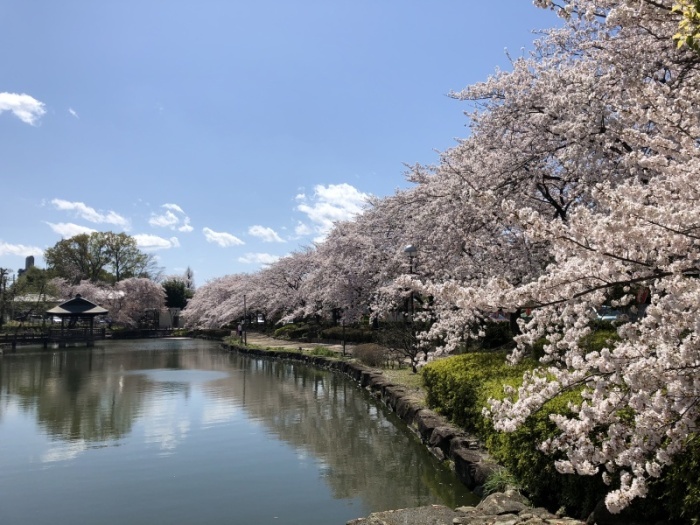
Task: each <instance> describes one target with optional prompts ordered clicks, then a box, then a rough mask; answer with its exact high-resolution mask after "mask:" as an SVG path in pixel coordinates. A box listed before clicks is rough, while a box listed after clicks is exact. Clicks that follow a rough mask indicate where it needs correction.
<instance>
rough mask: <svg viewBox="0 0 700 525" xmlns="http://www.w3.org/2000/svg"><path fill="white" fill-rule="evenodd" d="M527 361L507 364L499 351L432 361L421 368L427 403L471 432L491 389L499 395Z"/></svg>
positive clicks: (515, 379) (518, 376) (528, 364)
mask: <svg viewBox="0 0 700 525" xmlns="http://www.w3.org/2000/svg"><path fill="white" fill-rule="evenodd" d="M534 364H535V363H534V362H533V361H527V362H524V363H523V364H520V365H518V366H510V365H508V364H507V363H506V354H505V353H501V352H473V353H468V354H462V355H458V356H454V357H449V358H447V359H441V360H439V361H434V362H433V363H430V364H428V365H427V366H425V367H424V368H423V381H424V384H425V388H426V391H427V398H426V401H427V403H428V406H430V407H431V408H434V409H435V410H436V411H437V412H439V413H441V414H443V415H444V416H445V417H447V418H449V419H450V420H452V421H453V422H454V423H455V424H457V425H459V426H461V427H462V428H465V429H467V430H470V431H477V430H478V428H479V427H480V426H481V420H482V416H481V409H482V407H484V406H485V404H486V400H487V399H488V397H493V395H492V392H491V391H492V390H496V391H497V392H498V394H497V395H502V392H503V385H504V384H510V385H517V384H518V383H519V381H520V380H521V378H522V375H523V373H524V372H525V370H527V369H530V368H532V367H533V366H534Z"/></svg>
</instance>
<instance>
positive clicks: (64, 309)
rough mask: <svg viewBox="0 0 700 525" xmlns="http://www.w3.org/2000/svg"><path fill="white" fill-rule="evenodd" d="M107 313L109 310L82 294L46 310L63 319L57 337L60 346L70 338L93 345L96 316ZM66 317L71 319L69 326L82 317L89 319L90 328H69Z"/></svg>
mask: <svg viewBox="0 0 700 525" xmlns="http://www.w3.org/2000/svg"><path fill="white" fill-rule="evenodd" d="M105 314H107V310H105V309H104V308H102V307H101V306H99V305H96V304H95V303H93V302H90V301H88V300H87V299H84V298H83V297H81V296H80V294H77V295H76V296H75V297H74V298H73V299H69V300H68V301H65V302H63V303H61V304H59V305H58V306H54V307H53V308H51V309H50V310H46V315H48V316H50V317H59V318H60V319H61V332H60V335H59V336H57V337H55V339H56V340H57V341H58V344H59V346H65V344H66V342H68V341H69V340H70V341H81V340H84V341H86V342H87V345H88V346H93V344H94V342H93V341H94V335H93V332H94V326H95V317H96V316H98V315H105ZM66 319H68V321H69V328H70V326H71V325H74V324H75V323H76V322H77V321H78V320H80V319H85V320H88V321H89V323H90V326H89V328H87V329H83V330H77V331H76V330H71V329H68V330H67V329H66ZM52 339H54V338H52Z"/></svg>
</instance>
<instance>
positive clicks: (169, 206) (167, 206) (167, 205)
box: [161, 202, 185, 214]
mask: <svg viewBox="0 0 700 525" xmlns="http://www.w3.org/2000/svg"><path fill="white" fill-rule="evenodd" d="M161 208H165V209H166V210H173V211H176V212H178V213H182V214H184V213H185V212H184V211H183V209H182V208H180V206H178V205H177V204H172V203H167V202H166V203H165V204H163V205H162V206H161Z"/></svg>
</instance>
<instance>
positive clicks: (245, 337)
mask: <svg viewBox="0 0 700 525" xmlns="http://www.w3.org/2000/svg"><path fill="white" fill-rule="evenodd" d="M243 344H244V345H246V346H248V307H247V305H246V297H245V294H243Z"/></svg>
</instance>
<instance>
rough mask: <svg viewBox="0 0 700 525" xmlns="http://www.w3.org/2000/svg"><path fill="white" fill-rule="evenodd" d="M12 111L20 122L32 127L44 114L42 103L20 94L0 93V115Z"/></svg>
mask: <svg viewBox="0 0 700 525" xmlns="http://www.w3.org/2000/svg"><path fill="white" fill-rule="evenodd" d="M4 111H12V113H14V114H15V116H16V117H17V118H18V119H20V120H21V121H22V122H26V123H27V124H30V125H32V126H33V125H34V124H36V122H37V121H38V120H39V119H40V118H41V117H42V116H43V115H44V113H46V110H45V109H44V103H43V102H39V101H38V100H37V99H35V98H34V97H32V96H29V95H26V94H24V93H22V94H21V95H20V94H18V93H0V113H2V112H4Z"/></svg>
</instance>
